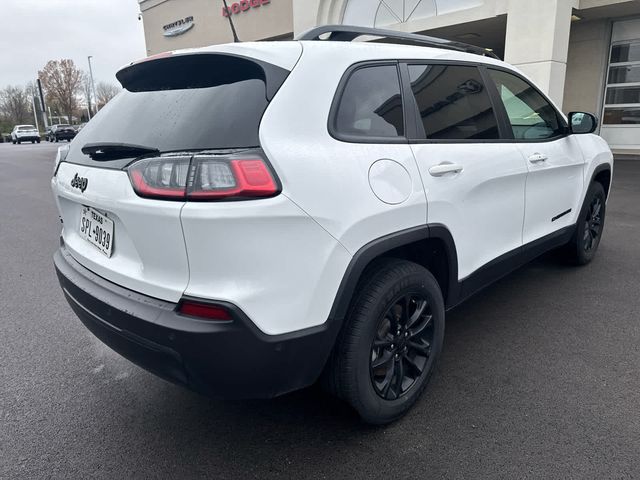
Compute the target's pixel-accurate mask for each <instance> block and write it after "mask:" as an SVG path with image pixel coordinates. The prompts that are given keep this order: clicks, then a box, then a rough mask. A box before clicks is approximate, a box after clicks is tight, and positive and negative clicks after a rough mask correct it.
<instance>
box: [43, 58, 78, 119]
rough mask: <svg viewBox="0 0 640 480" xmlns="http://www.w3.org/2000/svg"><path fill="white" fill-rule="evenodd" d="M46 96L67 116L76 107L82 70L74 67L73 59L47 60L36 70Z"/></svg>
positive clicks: (70, 115) (71, 113) (69, 115)
mask: <svg viewBox="0 0 640 480" xmlns="http://www.w3.org/2000/svg"><path fill="white" fill-rule="evenodd" d="M38 75H39V76H40V80H41V81H42V85H43V87H44V89H45V90H46V92H47V98H48V99H49V100H50V101H52V102H53V103H55V104H57V105H58V106H59V107H60V109H61V110H62V113H64V114H65V115H67V116H68V117H69V121H71V118H72V115H73V113H74V112H75V110H76V109H77V108H78V94H79V93H80V92H81V91H82V83H83V80H84V77H85V74H84V72H82V70H79V69H78V68H76V66H75V64H74V63H73V60H68V59H63V60H49V61H48V62H47V64H46V65H45V66H44V68H43V69H42V70H41V71H40V72H38Z"/></svg>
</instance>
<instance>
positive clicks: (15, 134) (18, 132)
mask: <svg viewBox="0 0 640 480" xmlns="http://www.w3.org/2000/svg"><path fill="white" fill-rule="evenodd" d="M11 142H12V143H13V144H14V145H15V144H16V143H22V142H31V143H36V142H37V143H40V133H39V132H38V129H37V128H36V127H34V126H33V125H16V126H15V127H13V130H12V131H11Z"/></svg>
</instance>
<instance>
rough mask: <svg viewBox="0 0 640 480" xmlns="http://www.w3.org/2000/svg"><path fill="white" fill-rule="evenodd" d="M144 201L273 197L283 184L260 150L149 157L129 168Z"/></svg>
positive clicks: (127, 168) (130, 176)
mask: <svg viewBox="0 0 640 480" xmlns="http://www.w3.org/2000/svg"><path fill="white" fill-rule="evenodd" d="M126 171H127V173H128V174H129V179H130V180H131V185H132V186H133V189H134V191H135V192H136V194H137V195H139V196H140V197H145V198H155V199H160V200H181V201H185V200H192V201H221V200H248V199H255V198H265V197H273V196H275V195H277V194H279V193H280V183H279V181H278V179H277V177H276V175H275V173H274V172H273V169H272V168H271V166H270V165H269V163H268V162H267V160H266V159H265V157H264V154H263V153H262V152H261V151H260V150H251V151H247V152H243V153H235V154H230V155H220V154H209V153H202V154H196V155H189V154H165V155H161V156H154V157H146V158H142V159H140V160H137V161H135V162H133V163H131V164H130V165H129V166H127V167H126Z"/></svg>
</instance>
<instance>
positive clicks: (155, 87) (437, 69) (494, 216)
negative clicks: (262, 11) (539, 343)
mask: <svg viewBox="0 0 640 480" xmlns="http://www.w3.org/2000/svg"><path fill="white" fill-rule="evenodd" d="M327 34H328V35H330V36H329V39H328V40H320V37H321V36H325V35H327ZM362 34H375V35H378V36H381V37H390V38H392V39H393V41H394V42H403V41H406V42H411V43H417V44H418V45H404V44H386V43H366V42H351V40H353V39H355V38H356V37H359V36H361V35H362ZM117 77H118V79H119V80H120V82H121V83H122V85H123V87H124V89H125V90H124V91H123V92H122V93H120V94H119V95H118V96H117V97H116V98H115V99H113V100H112V101H111V102H109V104H108V105H107V106H105V107H104V109H103V110H101V112H100V115H98V116H96V117H95V118H94V119H93V120H92V121H91V122H90V123H89V124H88V125H87V126H86V127H85V128H84V129H83V130H82V131H81V132H79V133H78V136H77V137H76V140H75V141H74V142H73V143H72V144H71V145H70V146H65V147H63V148H61V149H60V150H59V153H58V158H57V161H56V172H55V174H54V177H53V180H52V186H53V192H54V194H55V199H56V202H57V204H58V208H59V211H60V215H61V217H62V219H63V221H64V228H63V230H62V236H61V248H60V250H59V251H58V252H57V253H56V254H55V265H56V269H57V272H58V277H59V280H60V284H61V286H62V288H63V291H64V294H65V296H66V298H67V300H68V301H69V303H70V305H71V307H72V308H73V310H74V311H75V312H76V314H77V315H78V316H79V317H80V319H81V320H82V322H83V323H84V324H85V325H86V326H87V327H88V328H89V329H90V330H91V331H92V332H93V333H94V334H95V335H96V336H97V337H99V338H100V339H101V340H102V341H103V342H105V343H106V344H107V345H109V346H111V347H112V348H113V349H114V350H116V351H117V352H120V353H121V354H122V355H123V356H125V357H126V358H128V359H130V360H132V361H133V362H135V363H137V364H139V365H141V366H142V367H144V368H146V369H148V370H150V371H151V372H154V373H156V374H157V375H159V376H161V377H163V378H165V379H168V380H171V381H173V382H175V383H178V384H181V385H184V386H187V387H189V388H191V389H194V390H196V391H199V392H203V393H205V394H208V395H213V396H220V397H227V398H249V397H251V398H265V397H273V396H277V395H281V394H284V393H287V392H290V391H292V390H296V389H299V388H303V387H306V386H308V385H311V384H313V383H314V382H316V381H317V380H318V379H320V380H321V381H322V383H323V384H324V385H325V386H326V388H327V389H329V390H330V391H331V392H333V393H335V394H336V395H338V396H340V397H341V398H343V399H344V400H346V401H347V402H349V403H350V404H351V405H352V406H353V407H354V408H355V409H356V410H357V411H358V412H359V414H360V415H361V416H362V418H363V419H364V420H365V421H367V422H371V423H386V422H390V421H393V420H394V419H397V418H398V417H400V416H401V415H402V414H404V413H405V412H406V411H407V410H408V409H409V408H410V407H411V405H412V404H413V403H414V402H415V401H416V400H417V399H418V398H419V396H420V393H421V392H422V391H423V390H424V388H425V386H426V385H427V382H428V380H429V377H430V376H431V374H432V373H433V371H434V367H435V364H436V361H437V359H438V356H439V354H440V351H441V349H442V343H443V338H444V325H445V311H446V310H447V309H450V308H453V307H455V306H456V305H458V304H459V303H460V302H462V301H463V300H465V299H466V298H468V297H469V296H471V295H473V294H474V293H475V292H477V291H478V290H480V289H481V288H483V287H484V286H486V285H488V284H490V283H491V282H493V281H495V280H496V279H498V278H500V277H502V276H504V275H506V274H508V273H509V272H511V271H512V270H514V269H516V268H518V267H519V266H521V265H523V264H525V263H526V262H528V261H530V260H532V259H533V258H535V257H537V256H539V255H540V254H542V253H543V252H545V251H547V250H549V249H553V248H558V247H561V248H563V251H564V253H565V256H566V258H567V259H568V260H570V261H572V262H574V263H575V264H579V265H580V264H585V263H588V262H589V261H590V260H591V259H592V258H593V256H594V255H595V253H596V251H597V249H598V245H599V242H600V239H601V237H602V232H603V227H604V220H605V210H606V200H607V195H608V193H609V189H610V184H611V175H612V167H613V160H612V155H611V152H610V150H609V148H608V146H607V144H606V143H605V142H604V141H603V140H602V139H601V138H600V137H598V136H597V135H595V134H594V133H593V132H594V131H595V129H596V126H597V121H596V118H595V117H594V116H593V115H590V114H588V113H574V114H570V115H569V118H567V117H565V115H563V114H562V113H561V112H560V110H559V109H558V108H557V107H556V106H555V105H554V104H553V102H552V101H550V100H549V99H548V98H547V97H546V96H545V95H544V94H543V93H541V92H540V90H539V89H538V88H537V87H536V86H535V85H534V84H533V83H532V82H531V81H530V80H529V79H528V78H527V77H526V76H525V75H523V74H522V73H521V72H519V71H518V70H517V69H516V68H514V67H512V66H510V65H507V64H506V63H504V62H502V61H500V60H498V59H495V58H492V57H491V56H490V55H489V54H488V53H487V52H486V51H484V50H482V49H479V48H477V47H471V46H469V45H464V44H459V43H455V42H449V41H446V40H439V39H433V38H429V37H421V36H416V35H405V34H399V33H397V32H385V31H379V30H371V29H362V28H357V27H346V26H339V27H336V26H334V27H321V28H318V29H315V30H313V31H310V32H309V33H307V34H305V35H303V36H302V37H301V38H300V39H299V40H296V41H289V42H273V43H271V42H260V43H239V44H232V45H220V46H215V47H209V48H202V49H196V50H186V51H177V52H173V53H170V54H163V55H160V56H158V57H150V58H148V59H146V60H143V61H140V62H138V63H134V64H131V65H130V66H128V67H126V68H124V69H122V70H121V71H120V72H119V73H118V74H117ZM522 314H523V315H526V312H522Z"/></svg>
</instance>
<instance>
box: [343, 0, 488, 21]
mask: <svg viewBox="0 0 640 480" xmlns="http://www.w3.org/2000/svg"><path fill="white" fill-rule="evenodd" d="M483 4H484V0H392V1H389V0H349V1H348V3H347V6H346V8H345V10H344V16H343V18H342V23H343V24H345V25H359V26H364V27H384V26H388V25H393V24H397V23H405V22H409V21H412V20H418V19H421V18H428V17H435V16H436V15H443V14H446V13H451V12H456V11H458V10H465V9H468V8H473V7H478V6H480V5H483Z"/></svg>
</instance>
